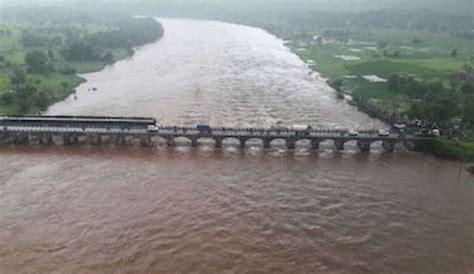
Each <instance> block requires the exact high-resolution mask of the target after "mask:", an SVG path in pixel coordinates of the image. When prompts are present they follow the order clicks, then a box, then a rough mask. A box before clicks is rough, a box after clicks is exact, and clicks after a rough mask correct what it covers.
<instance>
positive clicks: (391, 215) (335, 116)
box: [0, 18, 474, 273]
mask: <svg viewBox="0 0 474 274" xmlns="http://www.w3.org/2000/svg"><path fill="white" fill-rule="evenodd" d="M160 20H161V21H162V22H163V24H164V27H165V29H166V34H165V37H164V38H163V39H162V40H160V41H159V42H157V43H154V44H151V45H147V46H143V47H141V48H140V49H138V50H137V53H136V54H135V56H134V57H132V58H130V59H129V60H125V61H122V62H118V63H117V64H115V65H113V66H110V67H107V68H106V69H105V70H104V71H102V72H98V73H92V74H87V75H85V78H86V79H87V80H88V82H87V83H84V84H83V85H81V86H80V87H79V88H78V99H77V100H74V99H73V98H70V99H67V100H65V101H64V102H61V103H58V104H56V105H54V106H52V107H51V108H50V110H49V111H48V113H49V114H95V115H146V116H155V117H158V118H159V119H160V121H161V122H162V123H163V124H170V125H171V124H188V123H191V122H192V121H194V120H200V119H206V120H209V121H211V123H212V124H213V125H226V126H270V125H272V124H273V123H275V122H276V121H279V120H282V121H284V122H285V123H287V124H294V123H304V124H311V125H314V126H321V127H350V128H379V127H384V125H383V124H382V123H381V122H379V121H377V120H373V119H371V118H369V117H367V116H366V115H364V114H362V113H360V112H357V111H356V110H355V109H353V108H352V107H350V106H348V105H347V104H346V103H345V102H343V101H338V100H337V99H336V96H335V95H334V93H333V92H332V91H331V89H330V88H329V87H328V86H327V85H326V84H325V82H324V79H322V78H320V77H319V76H318V75H317V74H311V75H310V74H309V71H308V68H307V66H306V65H305V64H304V63H303V62H302V61H301V60H300V59H299V58H298V57H297V56H295V55H294V54H293V53H291V51H289V50H288V49H287V48H285V47H284V46H283V43H282V41H281V40H278V39H277V38H275V37H273V36H271V35H269V34H267V33H265V32H264V31H262V30H259V29H255V28H250V27H244V26H238V25H232V24H226V23H221V22H211V21H193V20H178V19H164V18H163V19H160ZM92 88H97V91H92ZM90 89H91V91H89V90H90ZM347 148H348V149H347V151H345V152H334V151H333V150H332V149H331V147H330V144H326V145H325V146H323V148H322V150H320V151H317V152H315V151H309V150H308V149H307V148H305V147H300V148H299V149H298V150H297V152H296V153H293V152H287V151H285V150H280V149H274V150H270V151H262V150H260V149H259V148H257V147H250V148H248V149H247V150H245V151H240V150H238V149H235V148H233V147H232V146H230V147H227V148H225V149H223V150H218V151H214V150H213V149H212V148H210V147H207V146H205V145H203V146H202V147H201V148H199V149H195V150H193V149H189V148H187V147H179V148H176V149H167V148H163V147H157V148H133V147H129V148H116V147H104V148H92V147H68V148H65V147H27V146H17V147H13V146H4V147H1V148H0V273H42V272H55V273H188V272H194V273H222V272H227V273H241V272H244V273H245V272H251V273H254V272H259V273H275V272H284V273H314V272H319V273H321V272H323V273H326V272H329V273H348V272H350V273H353V272H356V273H393V272H403V273H408V272H409V273H472V272H473V271H474V260H473V258H474V214H473V212H474V177H472V176H471V175H468V174H467V173H466V172H464V171H463V169H460V164H458V163H452V162H446V161H441V160H438V159H434V158H433V157H430V156H424V155H420V154H415V153H411V152H407V151H405V150H403V149H402V148H401V147H398V149H397V151H396V153H394V154H388V153H383V152H382V150H381V149H380V145H375V146H374V147H373V150H372V152H371V153H364V154H359V153H357V152H356V151H355V146H354V145H353V144H349V145H348V147H347ZM460 171H461V172H460Z"/></svg>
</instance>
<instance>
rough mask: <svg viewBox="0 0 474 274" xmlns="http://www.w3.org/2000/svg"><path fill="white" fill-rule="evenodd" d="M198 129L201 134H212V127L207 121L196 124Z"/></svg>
mask: <svg viewBox="0 0 474 274" xmlns="http://www.w3.org/2000/svg"><path fill="white" fill-rule="evenodd" d="M196 128H197V130H199V132H201V133H210V132H211V126H209V123H208V122H207V121H198V122H197V123H196Z"/></svg>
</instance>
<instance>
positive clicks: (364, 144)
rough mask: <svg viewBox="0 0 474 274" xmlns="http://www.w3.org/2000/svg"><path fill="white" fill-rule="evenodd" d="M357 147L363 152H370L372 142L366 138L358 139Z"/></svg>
mask: <svg viewBox="0 0 474 274" xmlns="http://www.w3.org/2000/svg"><path fill="white" fill-rule="evenodd" d="M357 147H358V148H359V150H360V151H361V152H369V151H370V142H369V141H364V140H358V141H357Z"/></svg>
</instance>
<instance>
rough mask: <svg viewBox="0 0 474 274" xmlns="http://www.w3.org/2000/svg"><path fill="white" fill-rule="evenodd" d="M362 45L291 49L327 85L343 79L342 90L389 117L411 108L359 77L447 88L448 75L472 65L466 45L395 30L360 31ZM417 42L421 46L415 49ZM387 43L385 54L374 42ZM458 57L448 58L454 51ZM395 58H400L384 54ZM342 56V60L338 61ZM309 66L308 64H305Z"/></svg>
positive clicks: (296, 43)
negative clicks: (431, 83) (404, 78)
mask: <svg viewBox="0 0 474 274" xmlns="http://www.w3.org/2000/svg"><path fill="white" fill-rule="evenodd" d="M360 33H362V34H359V38H360V39H362V40H361V41H360V42H357V41H352V42H349V43H346V44H344V43H340V42H335V41H331V40H329V41H325V42H324V43H323V44H319V43H317V42H316V41H314V40H313V41H309V42H308V40H305V41H301V40H297V39H295V40H293V41H292V42H291V43H290V45H289V46H290V47H291V48H292V49H293V51H294V52H295V53H297V54H298V55H299V56H300V57H301V58H302V59H303V60H306V61H308V60H313V61H314V62H315V64H314V65H311V67H312V68H313V69H314V70H316V71H318V72H320V73H321V74H322V75H323V76H324V77H326V78H328V79H329V80H330V81H334V80H337V79H341V80H342V81H343V88H342V89H343V90H344V91H347V92H349V93H352V94H355V95H358V96H359V97H362V98H364V99H366V100H372V101H373V102H374V103H375V104H376V105H378V106H379V107H380V108H382V109H384V110H387V111H394V110H397V111H404V110H408V109H409V108H410V105H411V103H410V101H409V100H408V98H406V97H405V96H403V95H400V94H396V93H394V92H392V91H390V90H389V89H388V87H387V84H386V83H380V82H379V83H377V82H369V81H367V80H365V79H363V78H362V76H367V75H376V76H378V77H381V78H384V79H388V78H389V77H390V76H391V75H393V74H400V75H405V76H413V77H415V78H417V79H422V80H426V81H441V82H443V83H444V84H445V85H449V78H450V75H451V74H452V73H453V72H455V71H457V70H459V69H461V68H462V67H463V66H464V65H466V64H472V60H471V56H474V48H473V47H470V44H469V42H468V41H465V40H460V39H457V38H451V37H448V36H442V35H428V34H426V35H421V37H420V35H418V36H414V35H413V33H408V32H404V31H398V30H384V31H379V30H370V31H367V30H365V31H361V32H360ZM415 37H417V38H418V39H420V40H421V41H422V42H421V43H420V44H419V45H413V43H412V40H413V39H414V38H415ZM381 40H383V41H386V42H387V44H388V45H387V47H386V48H384V49H381V48H378V47H377V46H376V44H377V43H376V41H381ZM454 48H456V49H458V51H459V55H458V56H456V57H452V56H451V51H452V49H454ZM384 51H386V52H387V53H388V54H393V53H394V52H395V51H398V52H399V57H387V56H385V54H384ZM341 56H343V57H345V58H346V60H344V58H341ZM309 64H311V61H309Z"/></svg>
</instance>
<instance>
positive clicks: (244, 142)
mask: <svg viewBox="0 0 474 274" xmlns="http://www.w3.org/2000/svg"><path fill="white" fill-rule="evenodd" d="M239 142H240V148H241V149H245V147H246V144H247V139H243V138H240V139H239Z"/></svg>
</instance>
